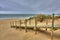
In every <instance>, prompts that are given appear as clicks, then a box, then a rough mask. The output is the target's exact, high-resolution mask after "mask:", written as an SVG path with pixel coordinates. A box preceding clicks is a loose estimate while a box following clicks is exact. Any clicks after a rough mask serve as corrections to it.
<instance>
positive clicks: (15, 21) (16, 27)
mask: <svg viewBox="0 0 60 40" xmlns="http://www.w3.org/2000/svg"><path fill="white" fill-rule="evenodd" d="M15 27H16V29H17V21H15Z"/></svg>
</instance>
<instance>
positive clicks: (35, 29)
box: [35, 17, 37, 34]
mask: <svg viewBox="0 0 60 40" xmlns="http://www.w3.org/2000/svg"><path fill="white" fill-rule="evenodd" d="M35 34H37V19H36V17H35Z"/></svg>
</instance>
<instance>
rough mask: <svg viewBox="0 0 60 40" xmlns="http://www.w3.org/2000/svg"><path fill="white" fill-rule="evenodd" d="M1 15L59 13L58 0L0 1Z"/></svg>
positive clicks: (59, 2)
mask: <svg viewBox="0 0 60 40" xmlns="http://www.w3.org/2000/svg"><path fill="white" fill-rule="evenodd" d="M1 13H3V14H7V13H15V14H17V13H20V14H22V13H23V14H28V13H29V14H30V13H31V14H37V13H60V0H0V14H1Z"/></svg>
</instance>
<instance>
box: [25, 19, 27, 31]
mask: <svg viewBox="0 0 60 40" xmlns="http://www.w3.org/2000/svg"><path fill="white" fill-rule="evenodd" d="M25 32H27V19H25Z"/></svg>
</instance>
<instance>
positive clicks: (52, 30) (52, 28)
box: [51, 13, 54, 40]
mask: <svg viewBox="0 0 60 40" xmlns="http://www.w3.org/2000/svg"><path fill="white" fill-rule="evenodd" d="M53 29H54V13H53V15H52V30H51V40H53Z"/></svg>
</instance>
